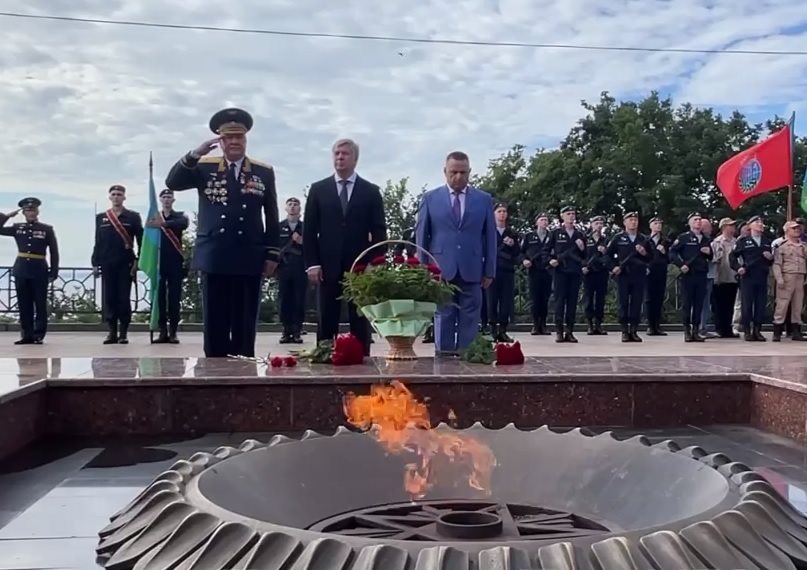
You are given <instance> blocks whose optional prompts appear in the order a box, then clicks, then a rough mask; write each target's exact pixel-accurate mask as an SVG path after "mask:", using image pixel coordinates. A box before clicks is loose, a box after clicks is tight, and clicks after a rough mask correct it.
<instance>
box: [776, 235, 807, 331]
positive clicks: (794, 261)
mask: <svg viewBox="0 0 807 570" xmlns="http://www.w3.org/2000/svg"><path fill="white" fill-rule="evenodd" d="M773 277H774V279H775V280H776V307H775V309H774V313H773V340H774V342H779V341H781V339H782V329H783V328H784V322H785V316H786V314H787V310H788V306H789V307H790V319H791V323H792V327H791V338H792V339H793V340H800V341H803V340H807V339H805V338H804V337H803V336H802V334H801V310H802V307H803V305H804V282H805V278H806V277H807V244H805V243H804V242H803V241H802V240H801V226H800V225H799V224H798V223H797V222H794V221H790V222H787V223H786V224H785V241H784V242H782V243H781V245H779V247H777V248H776V250H775V251H774V255H773Z"/></svg>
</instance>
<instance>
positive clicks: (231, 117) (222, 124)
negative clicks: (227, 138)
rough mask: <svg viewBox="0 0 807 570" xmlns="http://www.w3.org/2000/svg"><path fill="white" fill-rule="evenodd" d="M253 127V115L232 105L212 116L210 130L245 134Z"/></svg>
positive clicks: (230, 133)
mask: <svg viewBox="0 0 807 570" xmlns="http://www.w3.org/2000/svg"><path fill="white" fill-rule="evenodd" d="M251 128H252V115H250V114H249V113H247V112H246V111H244V110H243V109H238V108H236V107H230V108H228V109H222V110H221V111H219V112H218V113H216V114H215V115H213V116H212V117H211V118H210V130H211V131H213V132H214V133H216V134H219V135H243V134H244V133H246V132H248V131H249V130H250V129H251Z"/></svg>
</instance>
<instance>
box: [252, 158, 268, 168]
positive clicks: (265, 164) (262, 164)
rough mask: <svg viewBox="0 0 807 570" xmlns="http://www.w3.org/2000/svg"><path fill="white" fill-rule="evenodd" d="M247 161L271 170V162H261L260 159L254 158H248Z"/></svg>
mask: <svg viewBox="0 0 807 570" xmlns="http://www.w3.org/2000/svg"><path fill="white" fill-rule="evenodd" d="M249 162H250V163H252V164H254V165H256V166H263V167H264V168H268V169H269V170H272V165H271V164H267V163H265V162H261V161H260V160H255V159H254V158H250V159H249Z"/></svg>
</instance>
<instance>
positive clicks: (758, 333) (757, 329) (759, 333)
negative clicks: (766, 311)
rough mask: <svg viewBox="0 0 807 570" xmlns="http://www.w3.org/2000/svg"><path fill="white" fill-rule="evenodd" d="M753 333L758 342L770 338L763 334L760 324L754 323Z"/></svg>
mask: <svg viewBox="0 0 807 570" xmlns="http://www.w3.org/2000/svg"><path fill="white" fill-rule="evenodd" d="M753 335H754V340H755V341H757V342H765V341H767V340H768V339H767V338H765V337H764V336H762V327H761V326H759V325H754V332H753Z"/></svg>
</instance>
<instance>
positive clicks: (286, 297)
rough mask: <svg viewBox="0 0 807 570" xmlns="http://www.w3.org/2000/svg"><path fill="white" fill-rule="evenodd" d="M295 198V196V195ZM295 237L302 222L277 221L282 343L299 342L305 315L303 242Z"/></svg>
mask: <svg viewBox="0 0 807 570" xmlns="http://www.w3.org/2000/svg"><path fill="white" fill-rule="evenodd" d="M289 199H290V200H292V198H289ZM294 199H296V198H294ZM294 236H299V237H300V238H302V237H303V222H302V221H300V220H297V221H291V220H289V219H288V218H287V219H285V220H283V221H282V222H280V245H281V248H280V266H279V267H278V268H277V285H278V294H279V295H280V322H281V323H283V334H282V335H281V337H280V342H281V343H283V344H286V343H289V342H294V343H301V342H303V339H302V336H301V335H302V330H303V319H304V317H305V295H306V293H307V291H308V277H307V276H306V274H305V260H304V258H303V247H304V244H299V243H297V242H295V241H294V239H293V238H294Z"/></svg>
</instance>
